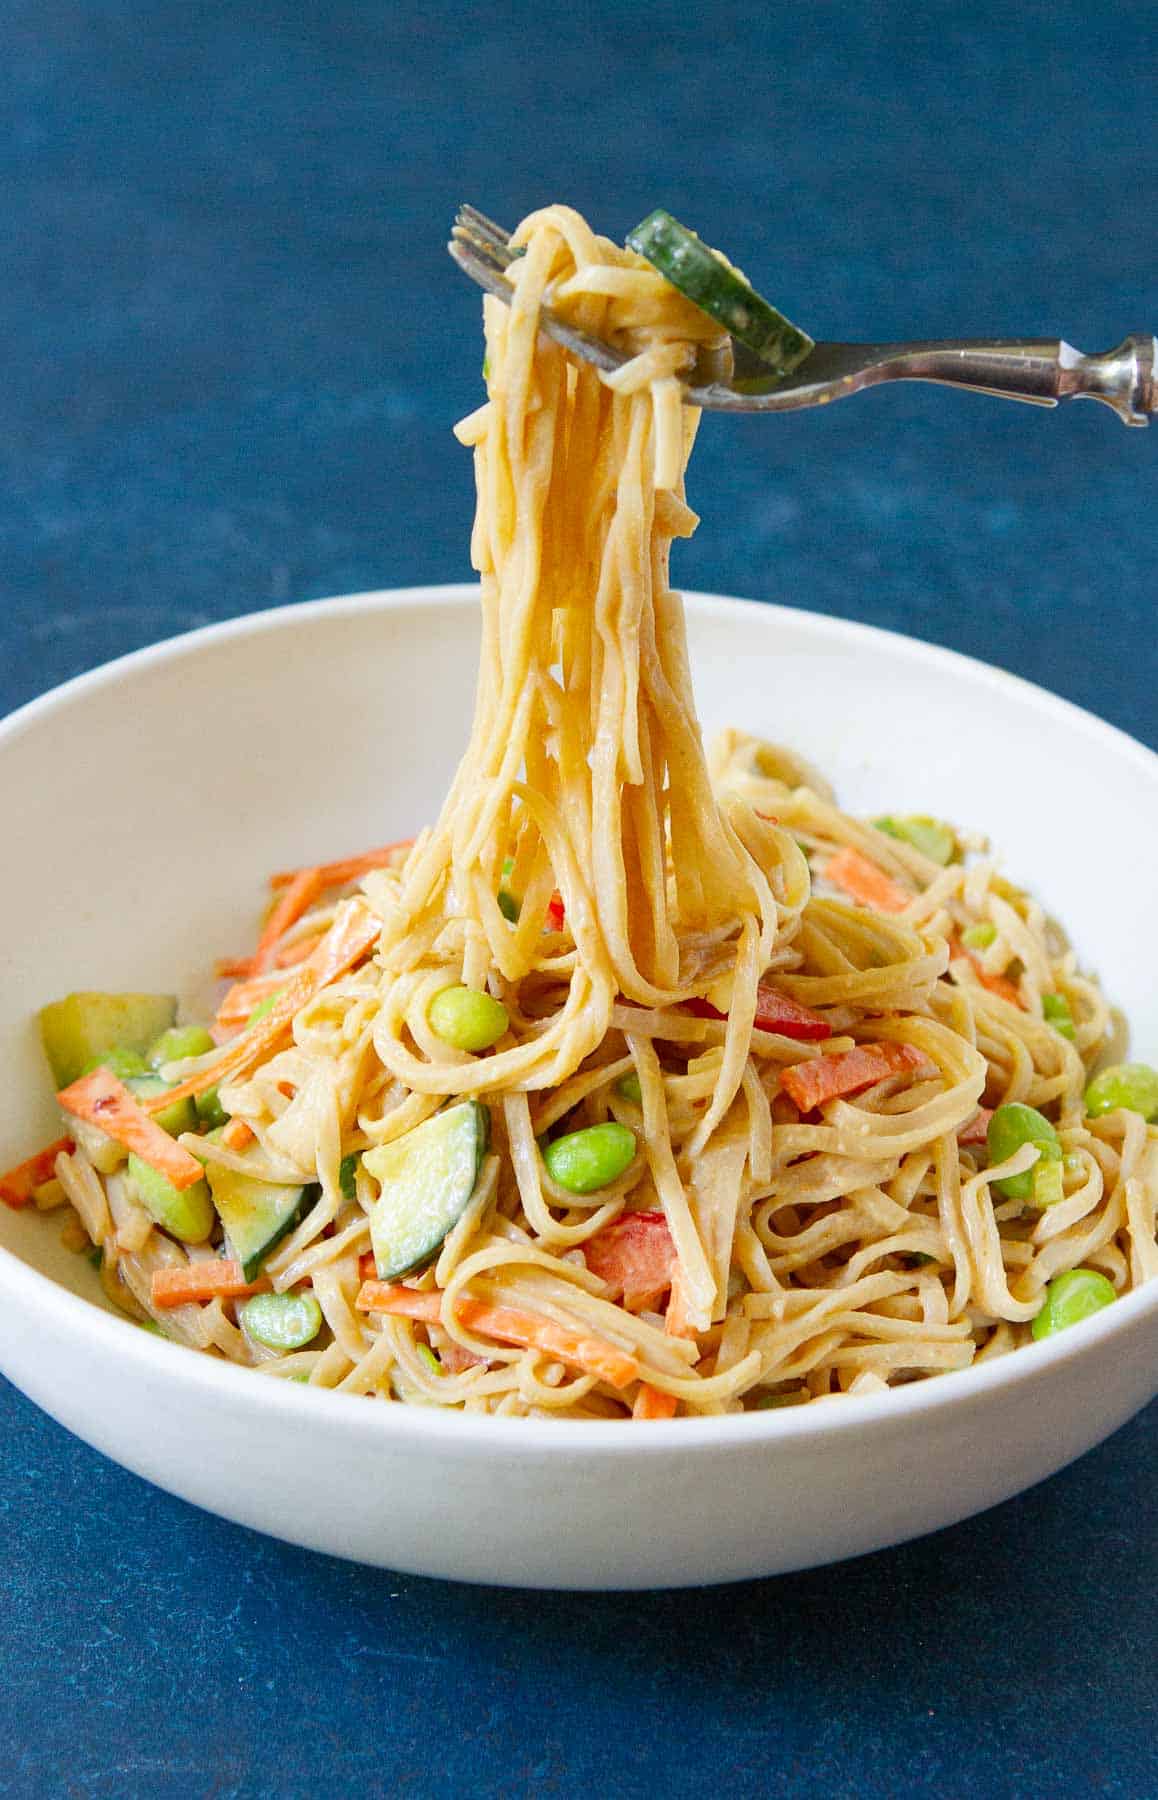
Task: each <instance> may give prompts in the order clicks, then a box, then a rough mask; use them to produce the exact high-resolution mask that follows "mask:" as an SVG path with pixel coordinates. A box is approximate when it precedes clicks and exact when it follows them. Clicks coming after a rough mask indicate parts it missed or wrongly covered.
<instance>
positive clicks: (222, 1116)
mask: <svg viewBox="0 0 1158 1800" xmlns="http://www.w3.org/2000/svg"><path fill="white" fill-rule="evenodd" d="M193 1104H194V1106H195V1107H196V1109H197V1118H198V1121H199V1123H200V1125H201V1127H202V1129H203V1130H204V1131H220V1129H221V1127H222V1126H223V1125H228V1123H229V1114H228V1113H227V1112H226V1110H225V1108H224V1107H223V1106H222V1104H221V1096H220V1094H219V1093H218V1092H217V1089H216V1088H215V1087H211V1088H206V1090H205V1092H204V1093H203V1094H198V1095H197V1097H196V1099H195V1100H194V1102H193Z"/></svg>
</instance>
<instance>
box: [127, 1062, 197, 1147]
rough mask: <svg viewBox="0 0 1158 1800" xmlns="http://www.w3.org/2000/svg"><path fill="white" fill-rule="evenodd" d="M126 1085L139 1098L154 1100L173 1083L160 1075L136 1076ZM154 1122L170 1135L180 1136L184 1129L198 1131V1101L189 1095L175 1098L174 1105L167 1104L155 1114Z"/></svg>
mask: <svg viewBox="0 0 1158 1800" xmlns="http://www.w3.org/2000/svg"><path fill="white" fill-rule="evenodd" d="M125 1086H126V1087H127V1088H128V1090H129V1092H130V1093H131V1094H135V1095H136V1096H137V1099H138V1100H152V1099H155V1098H156V1096H157V1095H158V1094H163V1093H165V1092H166V1091H167V1090H168V1089H169V1088H170V1087H171V1086H172V1083H171V1082H168V1081H162V1080H161V1077H160V1076H159V1075H142V1076H134V1077H133V1078H132V1080H130V1081H126V1083H125ZM153 1122H154V1123H155V1124H157V1125H159V1126H160V1127H161V1130H162V1131H167V1132H168V1133H169V1136H170V1137H180V1135H181V1133H182V1132H183V1131H196V1129H197V1122H198V1115H197V1103H196V1101H195V1100H193V1099H192V1098H191V1097H190V1096H189V1095H186V1096H185V1098H184V1099H183V1100H174V1102H173V1104H172V1106H166V1107H163V1108H162V1109H161V1111H160V1112H155V1113H154V1114H153Z"/></svg>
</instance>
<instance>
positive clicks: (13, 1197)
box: [0, 1137, 73, 1208]
mask: <svg viewBox="0 0 1158 1800" xmlns="http://www.w3.org/2000/svg"><path fill="white" fill-rule="evenodd" d="M72 1148H73V1142H72V1139H71V1138H66V1137H63V1138H57V1140H56V1142H55V1144H49V1146H48V1148H47V1149H46V1150H38V1151H37V1152H36V1155H35V1156H30V1157H29V1158H28V1161H27V1162H22V1163H17V1165H16V1167H15V1168H14V1169H9V1171H8V1173H7V1175H0V1200H3V1202H4V1204H5V1206H11V1207H13V1208H19V1207H21V1206H27V1205H28V1202H29V1201H30V1200H31V1198H32V1196H33V1193H34V1192H35V1190H36V1189H37V1188H38V1187H42V1186H43V1185H44V1183H45V1182H46V1181H51V1180H52V1176H53V1172H54V1169H55V1165H56V1159H57V1157H58V1156H59V1155H60V1154H61V1152H62V1151H63V1152H66V1153H68V1154H71V1152H72Z"/></svg>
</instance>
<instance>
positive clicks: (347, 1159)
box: [338, 1156, 358, 1200]
mask: <svg viewBox="0 0 1158 1800" xmlns="http://www.w3.org/2000/svg"><path fill="white" fill-rule="evenodd" d="M357 1176H358V1158H357V1157H356V1156H343V1158H342V1160H341V1162H340V1164H339V1165H338V1186H339V1188H340V1189H341V1191H342V1198H343V1200H356V1199H357V1197H358V1180H357Z"/></svg>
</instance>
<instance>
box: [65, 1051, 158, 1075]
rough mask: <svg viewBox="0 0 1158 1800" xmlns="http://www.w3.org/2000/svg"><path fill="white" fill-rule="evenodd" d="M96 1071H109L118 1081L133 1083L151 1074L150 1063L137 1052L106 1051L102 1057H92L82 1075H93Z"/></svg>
mask: <svg viewBox="0 0 1158 1800" xmlns="http://www.w3.org/2000/svg"><path fill="white" fill-rule="evenodd" d="M94 1069H107V1070H108V1072H109V1074H110V1075H115V1076H116V1078H117V1080H118V1081H133V1080H135V1079H136V1078H137V1077H138V1076H141V1075H147V1074H148V1073H149V1065H148V1063H147V1062H146V1061H145V1059H144V1057H143V1056H142V1055H141V1054H140V1052H139V1051H137V1050H120V1049H113V1050H106V1051H105V1052H104V1054H103V1055H102V1056H92V1057H90V1058H89V1060H88V1062H86V1063H85V1065H84V1068H83V1069H82V1070H81V1074H82V1075H91V1074H92V1072H93V1070H94Z"/></svg>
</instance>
